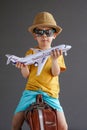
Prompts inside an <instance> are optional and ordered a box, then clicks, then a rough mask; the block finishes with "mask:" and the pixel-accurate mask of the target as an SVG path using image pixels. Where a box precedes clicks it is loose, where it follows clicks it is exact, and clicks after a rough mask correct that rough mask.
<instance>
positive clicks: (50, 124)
mask: <svg viewBox="0 0 87 130" xmlns="http://www.w3.org/2000/svg"><path fill="white" fill-rule="evenodd" d="M25 119H26V121H27V124H28V125H29V127H30V130H58V119H57V111H56V110H54V109H53V108H51V107H50V106H49V105H48V104H46V103H45V102H43V101H42V95H37V98H36V103H33V104H31V106H30V107H29V108H28V109H27V110H26V111H25Z"/></svg>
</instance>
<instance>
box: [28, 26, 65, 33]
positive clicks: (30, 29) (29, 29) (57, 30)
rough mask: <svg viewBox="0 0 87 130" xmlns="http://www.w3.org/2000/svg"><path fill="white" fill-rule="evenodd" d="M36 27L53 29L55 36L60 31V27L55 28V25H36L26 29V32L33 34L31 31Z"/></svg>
mask: <svg viewBox="0 0 87 130" xmlns="http://www.w3.org/2000/svg"><path fill="white" fill-rule="evenodd" d="M37 27H50V28H54V29H56V34H57V35H59V34H60V33H61V31H62V28H61V27H60V26H57V25H50V24H37V25H32V26H30V27H28V31H29V32H30V33H33V30H34V28H37Z"/></svg>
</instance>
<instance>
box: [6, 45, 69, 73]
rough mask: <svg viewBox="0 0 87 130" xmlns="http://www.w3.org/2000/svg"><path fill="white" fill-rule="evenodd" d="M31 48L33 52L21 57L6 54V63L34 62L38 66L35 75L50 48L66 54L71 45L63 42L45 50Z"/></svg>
mask: <svg viewBox="0 0 87 130" xmlns="http://www.w3.org/2000/svg"><path fill="white" fill-rule="evenodd" d="M31 49H32V50H34V51H35V54H31V55H28V56H25V57H22V58H20V57H17V56H15V55H10V54H6V57H7V58H8V59H7V63H6V64H9V63H10V62H12V63H13V64H16V63H17V62H20V63H23V64H25V65H31V64H34V65H35V66H38V71H37V75H40V73H41V71H42V69H43V67H44V65H45V63H46V61H47V59H48V57H49V56H50V54H51V51H52V50H55V49H58V50H62V52H63V53H65V55H67V51H68V50H69V49H71V46H70V45H65V44H63V45H58V46H55V47H52V48H49V49H47V50H40V49H35V48H31Z"/></svg>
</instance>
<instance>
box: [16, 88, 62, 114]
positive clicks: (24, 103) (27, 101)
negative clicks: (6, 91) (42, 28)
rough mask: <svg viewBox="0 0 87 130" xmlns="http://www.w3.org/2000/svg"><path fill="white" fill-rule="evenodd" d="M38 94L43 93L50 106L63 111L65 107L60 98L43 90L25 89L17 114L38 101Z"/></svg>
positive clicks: (43, 97)
mask: <svg viewBox="0 0 87 130" xmlns="http://www.w3.org/2000/svg"><path fill="white" fill-rule="evenodd" d="M38 94H41V95H42V99H43V101H44V102H46V103H47V104H48V105H49V106H51V107H52V108H54V109H56V110H58V111H61V112H63V109H62V107H61V105H60V102H59V99H58V98H53V97H51V96H49V95H48V94H47V93H45V92H43V91H41V90H39V91H30V90H24V92H23V94H22V97H21V99H20V102H19V104H18V106H17V108H16V110H15V114H16V113H17V112H21V111H25V110H26V109H27V108H28V107H29V106H30V105H31V104H32V103H34V102H36V96H37V95H38Z"/></svg>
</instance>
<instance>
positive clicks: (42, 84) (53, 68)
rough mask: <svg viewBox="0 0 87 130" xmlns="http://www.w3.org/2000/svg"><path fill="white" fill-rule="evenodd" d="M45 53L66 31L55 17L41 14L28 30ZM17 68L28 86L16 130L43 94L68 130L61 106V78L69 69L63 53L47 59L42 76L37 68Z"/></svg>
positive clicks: (15, 120)
mask: <svg viewBox="0 0 87 130" xmlns="http://www.w3.org/2000/svg"><path fill="white" fill-rule="evenodd" d="M28 31H29V32H31V33H32V35H33V37H34V39H35V40H36V41H37V43H38V45H37V47H36V48H39V49H41V50H46V49H49V48H50V47H51V45H52V41H53V39H55V38H56V37H57V36H58V35H59V33H60V32H61V31H62V28H61V27H59V26H58V25H57V24H56V21H55V19H54V17H53V15H52V14H50V13H49V12H40V13H38V14H37V15H36V17H35V19H34V22H33V25H32V26H30V27H29V28H28ZM33 53H34V51H33V50H31V49H30V50H28V51H27V53H26V55H29V54H33ZM16 67H17V68H19V69H20V70H21V73H22V75H23V77H24V78H27V83H26V87H25V90H24V92H23V95H22V97H21V100H20V102H19V104H18V106H17V108H16V111H15V114H14V117H13V121H12V130H21V127H22V124H23V122H24V111H25V110H26V109H27V107H29V105H31V104H32V103H33V102H35V101H36V96H37V95H38V94H41V95H42V97H43V100H44V101H45V102H46V103H47V104H49V105H50V106H51V107H52V108H54V109H57V117H58V127H59V128H58V130H68V127H67V123H66V119H65V116H64V112H63V109H62V107H61V105H60V102H59V91H60V88H59V74H60V73H61V72H62V71H64V70H65V69H66V66H65V63H64V58H63V54H62V51H58V50H54V51H52V53H51V56H50V57H49V58H48V59H47V61H46V63H45V65H44V67H43V70H42V72H41V73H40V75H39V76H37V75H36V73H37V68H38V67H36V66H34V65H24V64H21V63H17V64H16Z"/></svg>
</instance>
